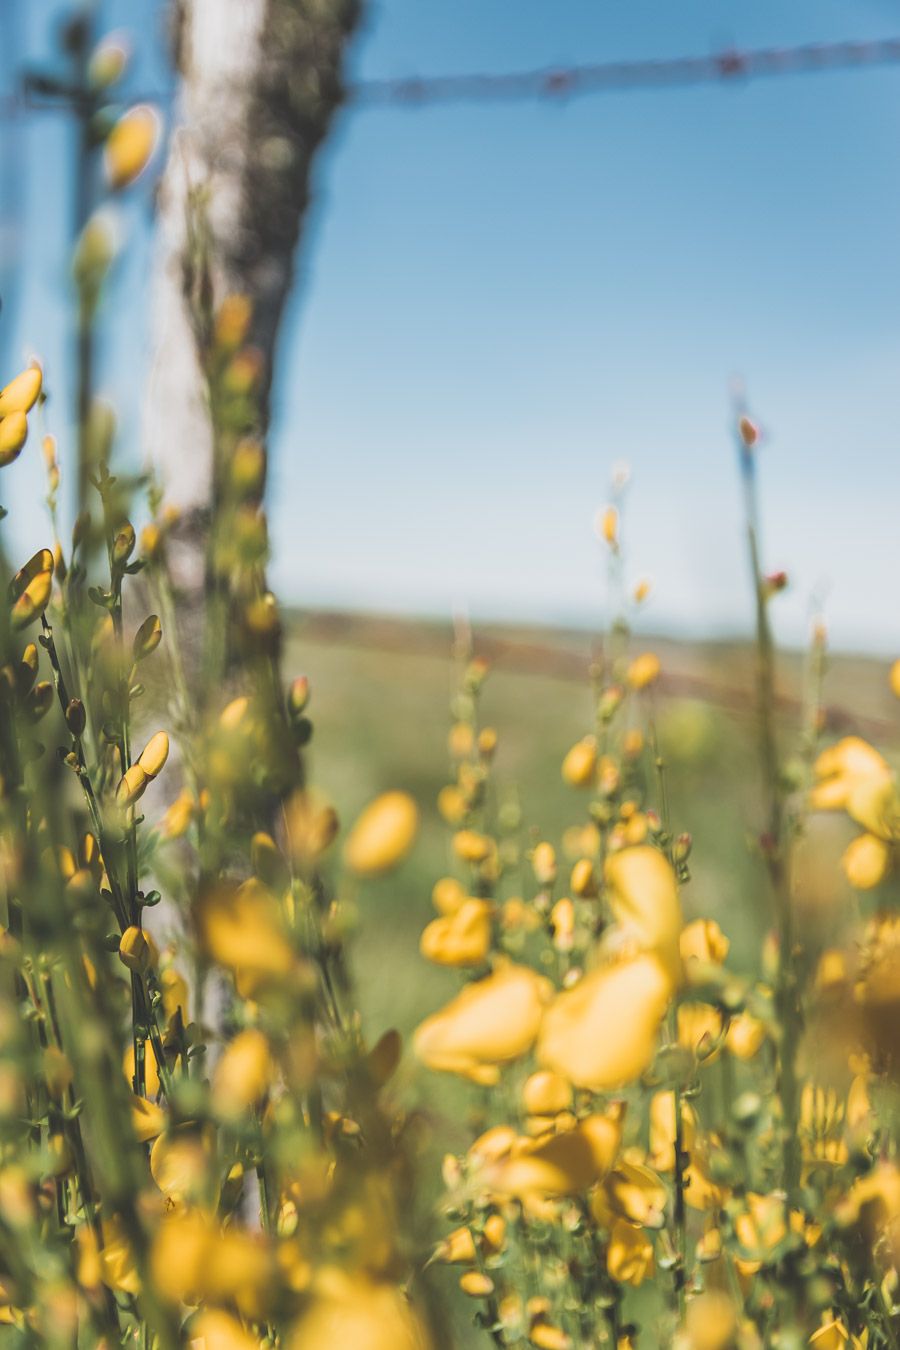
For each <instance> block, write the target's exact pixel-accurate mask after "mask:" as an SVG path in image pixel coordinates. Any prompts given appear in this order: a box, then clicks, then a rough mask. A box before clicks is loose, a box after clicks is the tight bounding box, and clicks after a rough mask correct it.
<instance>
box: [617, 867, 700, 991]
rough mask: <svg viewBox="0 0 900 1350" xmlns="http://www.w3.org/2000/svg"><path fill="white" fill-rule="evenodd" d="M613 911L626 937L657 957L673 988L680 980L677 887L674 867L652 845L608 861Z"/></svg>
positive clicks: (680, 925)
mask: <svg viewBox="0 0 900 1350" xmlns="http://www.w3.org/2000/svg"><path fill="white" fill-rule="evenodd" d="M605 877H606V884H607V887H608V899H609V905H610V908H611V910H612V912H613V917H614V918H615V920H616V923H617V924H618V925H619V929H620V930H621V933H622V936H624V937H627V938H629V939H631V940H632V941H633V942H634V943H635V945H636V946H637V947H638V949H639V950H640V951H642V952H653V953H654V954H655V955H656V956H657V957H658V958H659V960H660V962H661V963H662V965H663V966H664V967H665V969H666V972H667V973H668V975H669V978H670V980H671V981H672V983H673V984H676V983H678V982H679V981H680V979H681V953H680V949H679V938H680V934H681V928H682V915H681V903H680V901H679V899H678V882H677V881H676V878H675V873H674V871H673V870H672V867H671V864H670V863H669V862H668V861H667V859H666V858H665V857H664V856H663V855H662V853H660V852H659V850H658V849H655V848H652V847H651V846H650V845H649V844H638V845H636V846H635V847H632V848H623V849H622V850H621V851H620V852H619V853H614V854H612V855H611V856H610V857H609V858H608V859H607V861H606V868H605Z"/></svg>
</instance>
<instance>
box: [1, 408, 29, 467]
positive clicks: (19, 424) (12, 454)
mask: <svg viewBox="0 0 900 1350" xmlns="http://www.w3.org/2000/svg"><path fill="white" fill-rule="evenodd" d="M27 438H28V419H27V417H26V416H25V414H24V413H23V412H12V413H10V414H9V416H8V417H4V418H3V420H2V422H0V469H5V468H6V466H7V464H12V462H13V460H14V459H18V457H19V453H20V451H21V449H22V446H23V445H24V444H25V441H26V440H27Z"/></svg>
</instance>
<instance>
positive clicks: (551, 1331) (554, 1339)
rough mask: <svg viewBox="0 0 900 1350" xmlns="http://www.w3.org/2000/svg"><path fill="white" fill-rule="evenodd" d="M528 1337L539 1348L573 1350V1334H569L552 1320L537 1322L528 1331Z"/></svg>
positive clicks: (543, 1349)
mask: <svg viewBox="0 0 900 1350" xmlns="http://www.w3.org/2000/svg"><path fill="white" fill-rule="evenodd" d="M528 1339H529V1341H530V1342H531V1344H532V1345H534V1346H537V1350H572V1338H571V1336H567V1335H566V1333H565V1332H564V1331H563V1329H562V1327H558V1326H555V1325H554V1324H553V1323H552V1322H544V1321H543V1320H539V1321H537V1322H535V1323H534V1325H533V1326H532V1328H531V1330H530V1331H529V1333H528Z"/></svg>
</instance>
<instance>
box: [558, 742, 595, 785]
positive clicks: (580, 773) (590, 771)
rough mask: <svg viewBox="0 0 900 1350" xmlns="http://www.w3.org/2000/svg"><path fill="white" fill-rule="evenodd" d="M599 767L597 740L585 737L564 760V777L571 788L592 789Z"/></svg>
mask: <svg viewBox="0 0 900 1350" xmlns="http://www.w3.org/2000/svg"><path fill="white" fill-rule="evenodd" d="M596 767H597V739H596V737H595V736H585V737H584V739H583V740H580V741H577V742H576V744H575V745H573V746H572V748H571V750H570V751H569V752H568V754H567V755H566V757H565V759H564V760H563V765H562V776H563V778H564V780H565V781H566V782H567V783H568V784H569V785H570V786H571V787H590V786H591V784H592V783H593V781H594V772H595V770H596Z"/></svg>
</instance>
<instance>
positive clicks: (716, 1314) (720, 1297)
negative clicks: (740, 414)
mask: <svg viewBox="0 0 900 1350" xmlns="http://www.w3.org/2000/svg"><path fill="white" fill-rule="evenodd" d="M754 439H755V437H754ZM684 1330H685V1339H686V1345H685V1350H731V1347H732V1346H733V1345H734V1344H735V1337H736V1336H737V1333H738V1312H737V1308H736V1307H735V1305H734V1303H733V1301H732V1300H731V1298H729V1296H728V1295H727V1294H726V1293H723V1292H722V1291H720V1290H718V1289H710V1290H708V1291H707V1292H706V1293H704V1294H699V1295H698V1296H697V1297H696V1298H692V1299H691V1301H690V1303H689V1304H688V1306H687V1311H686V1313H685V1319H684Z"/></svg>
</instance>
